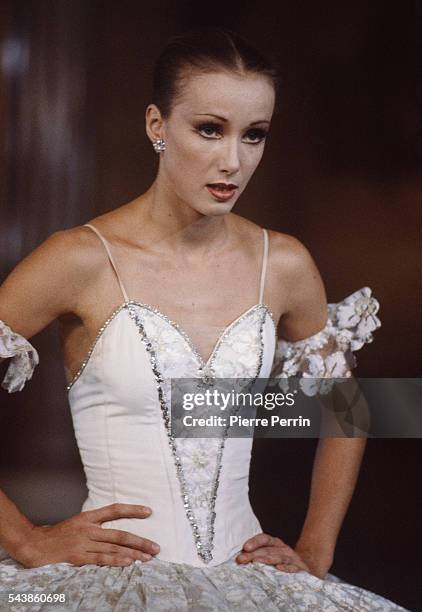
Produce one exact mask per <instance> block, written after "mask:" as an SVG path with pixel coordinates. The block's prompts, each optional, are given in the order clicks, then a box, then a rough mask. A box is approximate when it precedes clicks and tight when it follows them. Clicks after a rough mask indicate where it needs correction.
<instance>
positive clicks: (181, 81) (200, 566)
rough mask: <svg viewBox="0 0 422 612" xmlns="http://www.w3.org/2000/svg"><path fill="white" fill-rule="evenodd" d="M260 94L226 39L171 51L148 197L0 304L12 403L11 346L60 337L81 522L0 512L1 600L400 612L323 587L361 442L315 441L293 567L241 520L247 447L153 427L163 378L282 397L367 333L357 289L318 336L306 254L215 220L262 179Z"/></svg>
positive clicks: (17, 361)
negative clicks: (275, 388)
mask: <svg viewBox="0 0 422 612" xmlns="http://www.w3.org/2000/svg"><path fill="white" fill-rule="evenodd" d="M275 91H276V74H275V71H274V69H273V68H272V66H271V65H270V64H269V63H268V62H267V61H266V60H265V59H264V58H263V57H262V56H261V55H260V54H259V53H258V52H256V51H255V50H254V49H253V48H251V47H250V46H249V45H248V44H247V43H245V42H244V41H243V40H241V39H240V38H239V37H237V36H236V35H234V34H231V33H229V32H226V31H223V30H220V29H213V28H208V29H202V30H197V31H195V32H191V33H188V34H186V35H184V36H180V37H176V38H175V39H173V40H172V41H170V43H169V44H168V45H167V47H166V49H165V50H164V52H163V54H162V55H161V56H160V58H159V60H158V63H157V65H156V69H155V74H154V94H153V103H152V104H150V105H149V106H148V108H147V110H146V131H147V135H148V137H149V139H150V140H151V143H152V145H153V147H154V150H155V151H156V153H157V154H158V156H159V168H158V174H157V177H156V179H155V181H154V183H153V184H152V186H151V187H150V189H149V190H148V191H147V192H146V193H144V194H142V195H141V196H139V197H138V198H136V199H135V200H134V201H132V202H130V203H128V204H126V205H124V206H120V207H119V208H117V209H116V210H113V211H112V212H110V213H107V214H104V215H101V216H99V217H97V218H95V219H93V220H91V222H90V223H89V224H87V226H82V227H76V228H73V229H71V230H66V231H61V232H56V233H55V234H53V235H52V236H51V237H50V238H48V240H46V241H45V242H44V243H43V244H42V245H41V246H40V247H39V248H37V249H36V250H35V251H34V252H33V253H32V254H31V255H30V256H29V257H27V258H26V259H24V260H23V261H22V262H21V263H20V264H19V265H18V266H17V267H16V268H15V270H14V271H13V272H12V273H11V274H10V275H9V277H8V278H7V279H6V281H5V282H4V283H3V285H2V287H1V288H0V319H1V321H2V323H1V336H0V341H1V344H0V347H1V349H0V355H1V356H2V357H3V358H7V357H10V358H11V363H10V366H9V369H8V371H7V374H6V377H5V380H4V382H3V386H4V387H5V388H6V389H7V390H8V391H9V392H11V391H17V390H20V389H21V388H22V387H23V385H24V384H25V381H26V380H28V379H29V378H31V376H32V371H33V369H34V367H35V366H36V364H37V363H38V355H37V353H36V350H35V349H34V347H32V346H31V345H30V343H29V342H28V338H30V337H31V336H33V335H34V334H36V333H37V332H39V331H40V330H41V329H43V328H44V327H45V326H46V325H47V324H48V323H50V322H51V321H52V320H54V319H58V320H59V323H60V330H61V337H62V343H63V351H64V360H65V371H66V376H67V380H68V390H69V403H70V406H71V411H72V417H73V421H74V426H75V433H76V437H77V442H78V446H79V449H80V452H81V457H82V461H83V463H84V469H85V473H86V476H87V486H88V490H89V495H88V498H87V500H86V501H85V503H84V505H83V508H82V511H81V513H80V514H78V515H77V516H74V517H71V518H70V519H67V520H65V521H63V522H61V523H58V524H56V525H50V526H42V527H39V526H34V525H32V524H31V523H30V521H29V520H28V519H26V517H24V516H23V515H22V514H21V513H20V512H19V510H18V509H17V508H16V506H15V505H14V504H13V502H12V501H11V500H9V499H8V498H7V497H6V496H5V495H4V494H1V497H0V515H1V517H2V518H1V519H0V544H2V546H3V547H4V548H5V550H6V551H7V553H8V555H9V556H8V557H7V558H6V559H4V560H3V561H2V562H1V563H0V579H1V581H2V588H3V589H6V590H7V589H10V590H12V589H13V590H15V591H16V592H18V591H27V592H28V594H31V593H34V592H35V591H38V593H39V594H43V593H44V594H48V593H50V594H53V595H55V596H56V598H57V597H58V596H59V595H60V596H61V597H62V598H63V596H64V597H65V598H66V599H65V601H66V604H67V607H69V609H80V610H93V609H95V608H97V609H100V610H129V609H130V610H140V609H147V610H150V609H151V610H154V611H155V610H164V609H166V610H168V609H171V610H188V609H190V610H235V609H236V610H242V611H243V610H257V609H259V610H285V609H288V610H296V609H297V610H304V609H316V608H317V607H318V609H323V610H340V609H342V610H344V609H347V610H350V609H354V610H361V609H371V610H387V609H388V610H399V609H403V608H400V607H399V606H396V605H394V604H392V603H390V602H388V601H387V600H386V599H384V598H382V597H380V596H377V595H375V594H372V593H370V592H368V591H365V590H363V589H360V588H357V587H354V586H351V585H348V584H346V583H342V582H340V581H339V580H338V579H336V578H335V577H334V576H332V575H330V574H328V573H327V572H328V570H329V568H330V566H331V562H332V559H333V554H334V546H335V541H336V538H337V535H338V532H339V529H340V526H341V523H342V520H343V517H344V514H345V512H346V509H347V505H348V503H349V500H350V497H351V494H352V491H353V487H354V484H355V480H356V476H357V472H358V468H359V463H360V460H361V456H362V453H363V445H364V443H363V441H362V440H361V439H353V440H336V439H326V440H324V441H321V442H320V445H319V449H318V454H317V460H316V463H315V470H314V478H313V486H312V495H311V503H310V506H309V510H308V514H307V517H306V521H305V524H304V527H303V530H302V534H301V536H300V539H299V541H298V543H297V545H296V546H295V548H294V549H292V548H291V547H289V546H287V545H286V544H285V543H284V542H283V541H282V540H281V539H279V538H277V537H273V536H272V535H270V534H264V533H262V529H261V527H260V524H259V522H258V520H257V518H256V517H255V515H254V513H253V511H252V508H251V506H250V504H249V499H248V470H249V461H250V451H251V442H252V441H251V439H245V438H228V437H226V436H223V437H222V438H221V439H220V438H205V439H176V438H174V437H173V436H172V435H171V431H170V427H169V402H168V398H169V391H170V389H169V381H170V379H171V378H177V377H180V378H187V377H191V378H197V379H203V380H205V381H209V380H210V379H211V380H213V379H214V378H215V377H226V378H240V377H248V378H252V379H253V378H256V377H258V376H259V377H268V376H269V375H270V372H271V369H272V368H273V371H274V372H275V373H276V374H277V375H278V376H280V378H281V379H282V378H283V377H286V376H290V375H292V374H295V373H296V374H297V373H302V374H307V373H309V372H310V373H314V374H315V372H316V370H315V369H313V370H309V368H310V367H311V366H313V367H315V366H316V365H318V364H319V369H318V370H317V372H318V373H317V374H315V375H320V376H325V375H326V373H325V369H324V368H325V367H326V366H327V364H328V363H329V361H328V360H329V359H334V361H335V363H336V364H337V366H338V367H337V370H336V375H337V376H342V375H348V374H349V373H350V372H349V367H350V365H352V361H351V350H354V349H356V348H359V347H360V346H362V345H363V343H364V342H365V341H370V340H371V337H370V332H371V331H372V330H373V329H375V328H376V327H377V326H379V321H378V319H377V318H376V316H375V312H376V310H377V307H378V305H377V302H376V301H375V300H374V299H373V298H371V293H370V290H369V289H367V288H364V289H362V290H360V291H357V292H356V293H354V294H353V295H352V296H350V297H349V298H347V299H346V300H344V301H343V302H342V303H340V304H338V305H328V314H329V317H328V320H327V303H326V297H325V291H324V286H323V283H322V280H321V278H320V275H319V273H318V270H317V269H316V266H315V264H314V262H313V260H312V257H311V256H310V254H309V253H308V251H307V250H306V248H305V247H304V246H303V245H302V244H301V243H300V242H299V241H298V240H296V239H295V238H293V237H291V236H287V235H285V234H280V233H277V232H273V231H267V230H263V229H262V228H260V227H258V226H257V225H256V224H254V223H252V222H250V221H248V220H246V219H244V218H242V217H240V216H238V215H236V214H234V213H233V212H232V209H233V206H234V204H235V202H236V201H237V199H238V198H239V196H240V194H241V193H242V192H243V190H244V189H245V187H246V185H247V183H248V181H249V179H250V178H251V176H252V174H253V173H254V171H255V169H256V167H257V166H258V164H259V162H260V160H261V157H262V154H263V151H264V144H265V138H266V135H267V133H268V130H269V127H270V123H271V118H272V114H273V109H274V104H275ZM29 294H31V296H32V297H31V300H30V301H28V300H27V299H26V296H27V295H29ZM350 309H351V310H352V311H353V313H354V316H353V317H352V319H351V320H350V317H348V322H347V323H344V321H343V322H342V316H343V315H344V314H345V313H346V314H347V313H348V311H349V310H350ZM239 313H241V314H239ZM176 322H177V323H176ZM277 325H278V327H279V330H280V340H279V342H278V344H277V347H276V334H275V330H276V327H277ZM303 339H305V340H303ZM276 348H277V351H276V354H277V359H276V363H273V362H274V354H275V349H276ZM328 348H329V350H328ZM305 355H306V357H305ZM308 370H309V371H308ZM333 466H334V467H333ZM328 475H329V476H330V481H329V480H328V478H327V476H328ZM329 482H332V483H334V484H335V490H332V489H331V488H330V484H328V483H329ZM53 601H54V600H53ZM62 601H63V599H62ZM9 605H10V604H9ZM13 605H15V606H19V603H17V602H16V601H15V602H14V604H13ZM22 605H23V609H25V610H27V609H28V604H27V603H25V604H22ZM48 605H50V609H51V605H52V604H51V603H50V604H48ZM61 605H62V604H61ZM31 606H33V607H34V609H38V607H40V606H42V602H41V603H39V602H34V601H33V602H31ZM9 609H10V608H9ZM12 609H13V608H12Z"/></svg>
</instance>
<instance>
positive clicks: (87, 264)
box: [0, 226, 104, 338]
mask: <svg viewBox="0 0 422 612" xmlns="http://www.w3.org/2000/svg"><path fill="white" fill-rule="evenodd" d="M90 234H91V235H90ZM95 240H97V244H95ZM103 264H104V254H103V253H102V252H101V249H99V248H98V238H97V237H96V236H95V235H94V234H93V232H92V231H91V230H89V229H88V228H83V227H79V226H78V227H75V228H72V229H66V230H61V231H57V232H54V233H53V234H51V235H50V236H49V237H48V238H47V239H46V240H44V241H43V242H42V243H41V244H40V245H39V246H38V247H37V248H36V249H34V250H33V251H32V252H31V253H29V254H28V255H27V256H26V257H25V258H24V259H22V260H21V261H20V262H19V263H18V264H17V265H16V267H15V268H14V269H13V270H12V271H11V273H10V274H9V275H8V276H7V278H6V279H5V280H4V282H3V283H2V284H1V286H0V319H1V320H3V321H5V322H6V323H7V324H8V325H9V326H10V327H12V329H14V330H15V331H16V332H17V333H20V334H22V335H24V336H25V337H27V338H28V337H30V336H32V335H34V334H36V333H37V332H39V331H41V330H42V329H43V328H44V327H46V326H47V325H48V324H49V323H50V322H51V321H53V320H54V319H56V318H58V317H60V316H61V315H65V314H68V313H74V314H78V304H79V303H80V298H81V295H83V292H84V291H85V290H86V287H87V286H88V284H89V281H90V279H92V278H94V277H95V275H96V274H97V273H98V271H99V270H100V268H101V266H103ZM28 296H30V299H28Z"/></svg>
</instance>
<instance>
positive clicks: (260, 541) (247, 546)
mask: <svg viewBox="0 0 422 612" xmlns="http://www.w3.org/2000/svg"><path fill="white" fill-rule="evenodd" d="M271 538H272V536H270V535H269V534H268V533H258V534H257V535H255V536H253V538H250V539H249V540H246V542H245V543H244V545H243V550H245V551H247V552H249V551H252V550H255V549H256V548H258V547H260V546H266V545H268V544H269V543H270V541H271Z"/></svg>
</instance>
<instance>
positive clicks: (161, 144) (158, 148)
mask: <svg viewBox="0 0 422 612" xmlns="http://www.w3.org/2000/svg"><path fill="white" fill-rule="evenodd" d="M152 146H153V147H154V151H155V152H156V153H161V152H162V151H164V150H165V148H166V142H165V140H163V139H162V138H157V139H156V140H154V142H153V143H152Z"/></svg>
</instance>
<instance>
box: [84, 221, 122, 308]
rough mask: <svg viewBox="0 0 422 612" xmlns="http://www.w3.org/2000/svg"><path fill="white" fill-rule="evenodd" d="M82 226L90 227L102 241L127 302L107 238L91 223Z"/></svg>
mask: <svg viewBox="0 0 422 612" xmlns="http://www.w3.org/2000/svg"><path fill="white" fill-rule="evenodd" d="M83 227H90V228H91V229H92V230H93V231H94V232H95V233H96V234H97V236H98V238H99V239H100V240H101V242H102V243H103V245H104V248H105V250H106V251H107V255H108V258H109V260H110V263H111V265H112V267H113V270H114V271H115V273H116V277H117V280H118V281H119V285H120V289H121V292H122V294H123V298H124V300H125V302H129V298H128V295H127V293H126V289H125V287H124V285H123V283H122V281H121V278H120V276H119V273H118V271H117V267H116V264H115V263H114V259H113V257H112V255H111V252H110V247H109V246H108V242H107V240H106V239H105V238H104V237H103V236H102V235H101V234H100V232H99V231H98V230H97V228H96V227H94V226H93V225H90V224H89V223H85V224H84V226H83Z"/></svg>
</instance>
